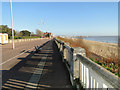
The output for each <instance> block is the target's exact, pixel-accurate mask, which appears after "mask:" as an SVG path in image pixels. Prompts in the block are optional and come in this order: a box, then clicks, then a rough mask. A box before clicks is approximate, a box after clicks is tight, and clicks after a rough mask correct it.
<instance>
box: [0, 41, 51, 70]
mask: <svg viewBox="0 0 120 90" xmlns="http://www.w3.org/2000/svg"><path fill="white" fill-rule="evenodd" d="M48 40H50V39H41V40H35V41H26V42H19V43H15V49H14V50H13V49H12V44H6V45H1V47H2V50H1V49H0V51H1V52H2V53H1V54H0V66H2V68H0V69H2V70H9V69H10V68H12V67H13V66H14V65H16V64H17V63H18V62H20V60H19V59H18V58H19V57H23V58H24V57H26V56H27V55H28V54H29V53H26V52H30V51H33V50H34V46H37V45H38V46H40V45H42V44H43V43H45V42H47V41H48Z"/></svg>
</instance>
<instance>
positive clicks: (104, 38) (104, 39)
mask: <svg viewBox="0 0 120 90" xmlns="http://www.w3.org/2000/svg"><path fill="white" fill-rule="evenodd" d="M83 39H85V40H92V41H99V42H105V43H116V44H117V43H119V42H118V36H88V37H83Z"/></svg>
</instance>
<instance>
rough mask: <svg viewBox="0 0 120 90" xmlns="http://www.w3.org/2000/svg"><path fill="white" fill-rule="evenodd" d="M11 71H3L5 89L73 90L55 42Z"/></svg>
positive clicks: (50, 42) (30, 55) (31, 54)
mask: <svg viewBox="0 0 120 90" xmlns="http://www.w3.org/2000/svg"><path fill="white" fill-rule="evenodd" d="M40 48H42V50H41V51H40V52H38V53H35V52H34V51H32V52H26V53H29V55H28V56H27V57H25V58H22V57H19V58H18V60H21V61H20V62H19V63H18V64H16V65H15V66H14V67H13V68H11V69H10V70H3V71H2V88H3V89H12V90H13V89H50V88H51V89H53V88H66V89H67V88H68V89H70V88H71V89H72V86H71V83H70V80H69V73H68V71H67V68H66V67H65V64H64V63H63V62H62V60H61V56H60V54H59V51H58V49H57V47H56V44H55V42H54V41H53V40H51V41H48V42H46V43H45V44H43V45H42V46H40Z"/></svg>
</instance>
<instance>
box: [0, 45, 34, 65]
mask: <svg viewBox="0 0 120 90" xmlns="http://www.w3.org/2000/svg"><path fill="white" fill-rule="evenodd" d="M33 48H34V47H33ZM33 48H31V49H33ZM31 49H28V50H27V51H29V50H31ZM27 51H25V52H27ZM25 52H22V53H20V54H18V55H16V56H15V57H12V58H10V59H8V60H7V61H5V62H3V63H0V65H2V64H5V63H6V62H8V61H10V60H12V59H14V58H16V57H18V56H20V55H22V54H24V53H25Z"/></svg>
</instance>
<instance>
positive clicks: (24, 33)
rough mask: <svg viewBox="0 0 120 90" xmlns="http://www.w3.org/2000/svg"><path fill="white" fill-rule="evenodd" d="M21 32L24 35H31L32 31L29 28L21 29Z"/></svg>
mask: <svg viewBox="0 0 120 90" xmlns="http://www.w3.org/2000/svg"><path fill="white" fill-rule="evenodd" d="M20 33H21V34H22V36H30V34H31V32H29V31H28V30H23V31H20Z"/></svg>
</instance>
